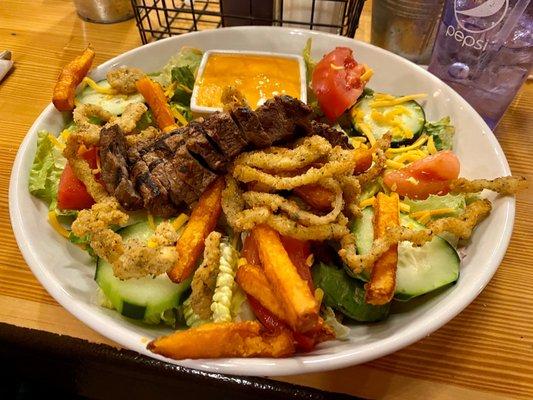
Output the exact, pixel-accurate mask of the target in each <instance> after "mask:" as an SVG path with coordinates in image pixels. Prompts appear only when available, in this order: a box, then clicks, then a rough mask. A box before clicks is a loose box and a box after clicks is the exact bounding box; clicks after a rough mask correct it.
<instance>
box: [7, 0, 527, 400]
mask: <svg viewBox="0 0 533 400" xmlns="http://www.w3.org/2000/svg"><path fill="white" fill-rule="evenodd" d="M370 7H371V3H370V2H367V4H366V6H365V10H364V13H363V16H362V19H361V24H360V29H359V31H358V33H357V35H356V37H357V38H360V39H363V40H368V39H369V31H370ZM87 43H91V44H92V45H93V47H94V48H95V50H96V54H97V55H96V60H95V63H96V64H99V63H101V62H103V61H105V60H107V59H109V58H111V57H114V56H116V55H118V54H120V53H122V52H124V51H126V50H129V49H132V48H134V47H136V46H139V45H140V38H139V34H138V32H137V29H136V26H135V22H134V21H133V20H130V21H125V22H122V23H118V24H113V25H99V24H91V23H86V22H83V21H82V20H80V19H79V18H78V17H77V15H76V13H75V11H74V7H73V5H72V2H71V1H67V0H47V1H43V0H40V1H23V0H20V1H16V0H3V1H1V2H0V50H3V49H4V48H5V49H9V50H11V51H12V52H13V55H14V61H15V66H16V67H15V69H14V71H12V73H11V74H10V75H9V76H8V77H7V78H6V79H5V80H4V81H3V82H2V83H0V127H1V138H0V237H1V246H2V247H1V250H0V321H2V322H7V323H10V324H13V325H17V326H24V327H30V328H36V329H41V330H45V331H49V332H55V333H59V334H64V335H70V336H74V337H79V338H84V339H88V340H90V341H93V342H101V343H107V344H111V345H115V346H118V345H116V344H114V343H112V342H111V341H109V340H108V339H105V338H103V337H102V336H100V335H99V334H97V333H96V332H94V331H92V330H91V329H89V328H87V327H86V326H84V325H83V324H82V323H81V322H79V321H78V320H76V319H75V318H74V317H73V316H72V315H70V314H69V313H68V312H67V311H65V310H64V309H63V308H61V307H60V306H59V305H58V304H57V303H56V302H55V300H53V299H52V298H51V297H50V296H49V295H48V293H47V292H46V291H45V289H44V288H43V287H42V286H41V285H40V284H39V282H38V281H37V280H36V279H35V278H34V276H33V275H32V273H31V272H30V270H29V268H28V267H27V265H26V263H25V262H24V259H23V258H22V256H21V254H20V252H19V249H18V247H17V244H16V242H15V239H14V237H13V233H12V230H11V225H10V221H9V215H8V185H9V177H10V172H11V166H12V164H13V160H14V158H15V155H16V152H17V148H18V146H19V144H20V142H21V141H22V139H23V137H24V135H25V134H26V132H27V131H28V129H29V127H30V126H31V124H32V123H33V121H34V120H35V118H36V117H37V116H38V115H39V114H40V112H41V111H42V110H43V109H44V107H45V106H46V105H47V104H48V103H49V102H50V97H51V90H52V87H53V84H54V81H55V78H56V76H57V74H58V72H59V69H60V67H61V66H62V65H64V64H65V63H66V62H67V61H69V60H71V59H72V58H73V57H74V56H75V55H76V54H78V53H79V52H80V51H81V50H82V49H83V48H84V47H85V46H86V45H87ZM532 102H533V84H532V83H531V82H529V83H527V84H526V85H525V86H524V87H523V88H522V90H521V91H520V93H519V94H518V96H517V98H516V99H515V101H514V102H513V104H512V106H511V108H510V109H509V110H508V111H507V113H506V115H505V117H504V119H503V121H502V122H501V124H500V126H499V127H498V128H497V130H496V132H495V134H496V136H497V138H498V140H499V141H500V143H501V144H502V147H503V149H504V151H505V154H506V155H507V158H508V160H509V164H510V165H511V168H512V170H513V173H514V174H520V175H525V176H527V177H528V179H529V181H530V182H531V181H532V180H533V166H532V162H533V157H532V154H533V139H532V136H531V135H532V133H533V132H532V131H531V125H532V123H533V117H532V113H533V105H532ZM532 215H533V185H530V188H529V189H528V190H526V191H525V192H523V193H521V194H520V195H519V196H518V198H517V213H516V223H515V229H514V233H513V237H512V239H511V245H510V247H509V250H508V252H507V255H506V256H505V259H504V260H503V262H502V265H501V266H500V268H499V270H498V272H497V273H496V275H495V276H494V278H493V279H492V281H491V282H490V284H489V285H488V286H487V288H486V289H485V290H484V291H483V292H482V293H481V294H480V295H479V297H478V298H477V299H476V300H475V301H474V302H473V303H472V304H471V305H470V306H469V307H468V308H466V309H465V310H464V311H463V312H462V313H461V314H460V315H459V316H457V317H456V318H455V319H453V320H452V321H451V322H449V323H448V324H447V325H446V326H444V327H443V328H442V329H440V330H438V331H437V332H435V333H434V334H432V335H431V336H429V337H427V338H425V339H424V340H422V341H420V342H418V343H416V344H414V345H412V346H409V347H407V348H405V349H403V350H401V351H398V352H397V353H394V354H392V355H390V356H387V357H383V358H381V359H378V360H376V361H373V362H370V363H367V364H364V365H360V366H354V367H350V368H345V369H342V370H337V371H332V372H326V373H316V374H309V375H305V376H291V377H284V378H279V379H281V380H284V381H289V382H294V383H299V384H304V385H309V386H314V387H318V388H323V389H328V390H332V391H340V392H347V393H352V394H355V395H359V396H367V397H373V398H374V397H380V398H405V399H410V398H432V399H452V398H453V399H459V398H464V399H472V398H483V399H500V398H510V397H517V398H524V399H525V398H533V362H532V360H533V318H532V315H533V279H532V275H533V273H532V271H533V238H532V236H531V230H532V224H531V218H532Z"/></svg>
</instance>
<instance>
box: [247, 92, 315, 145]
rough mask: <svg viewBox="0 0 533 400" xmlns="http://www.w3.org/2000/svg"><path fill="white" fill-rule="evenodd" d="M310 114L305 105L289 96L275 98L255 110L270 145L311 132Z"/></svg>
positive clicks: (310, 111)
mask: <svg viewBox="0 0 533 400" xmlns="http://www.w3.org/2000/svg"><path fill="white" fill-rule="evenodd" d="M311 113H312V110H311V108H309V107H308V106H307V104H305V103H303V102H301V101H300V100H298V99H295V98H293V97H290V96H276V97H274V98H273V99H269V100H267V101H266V102H265V104H263V105H262V106H261V107H259V108H258V109H257V110H256V114H257V117H258V118H259V121H260V122H261V125H262V126H263V129H264V130H265V131H266V133H267V134H268V136H269V138H270V140H271V143H276V142H279V141H287V140H290V139H294V138H295V137H298V136H302V135H305V134H308V133H309V132H310V131H311V122H310V117H311Z"/></svg>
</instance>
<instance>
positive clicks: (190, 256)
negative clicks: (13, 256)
mask: <svg viewBox="0 0 533 400" xmlns="http://www.w3.org/2000/svg"><path fill="white" fill-rule="evenodd" d="M223 189H224V179H223V178H219V179H217V180H216V181H215V182H213V183H212V184H211V186H209V187H208V188H207V189H206V190H205V192H204V193H203V194H202V196H201V197H200V200H199V201H198V204H197V205H196V207H195V208H194V210H193V211H192V213H191V217H190V219H189V222H188V224H187V226H186V227H185V230H184V231H183V234H182V235H181V236H180V238H179V239H178V242H177V243H176V251H177V252H178V262H177V263H176V265H175V266H174V267H173V268H172V269H171V270H170V271H168V272H167V275H168V277H169V278H170V279H171V280H172V281H173V282H176V283H179V282H182V281H184V280H185V279H187V278H188V277H189V276H190V275H191V273H192V272H193V270H194V268H195V267H196V264H197V261H198V257H200V254H202V251H203V250H204V246H205V244H204V242H205V238H206V237H207V235H209V234H210V233H211V232H212V231H213V229H214V228H215V226H216V224H217V221H218V217H220V213H221V212H222V206H221V198H222V190H223Z"/></svg>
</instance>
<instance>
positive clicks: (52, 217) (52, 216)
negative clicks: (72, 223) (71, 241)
mask: <svg viewBox="0 0 533 400" xmlns="http://www.w3.org/2000/svg"><path fill="white" fill-rule="evenodd" d="M48 222H49V223H50V225H51V226H52V228H54V230H55V231H56V232H57V233H59V234H60V235H61V236H63V237H66V238H68V236H69V231H67V230H66V229H65V227H64V226H63V225H61V224H60V223H59V221H58V220H57V214H56V212H55V210H52V211H50V212H49V213H48Z"/></svg>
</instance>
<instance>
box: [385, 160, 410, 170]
mask: <svg viewBox="0 0 533 400" xmlns="http://www.w3.org/2000/svg"><path fill="white" fill-rule="evenodd" d="M385 165H386V166H387V167H389V168H392V169H402V168H403V167H405V165H403V164H402V163H399V162H396V161H393V160H385Z"/></svg>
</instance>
